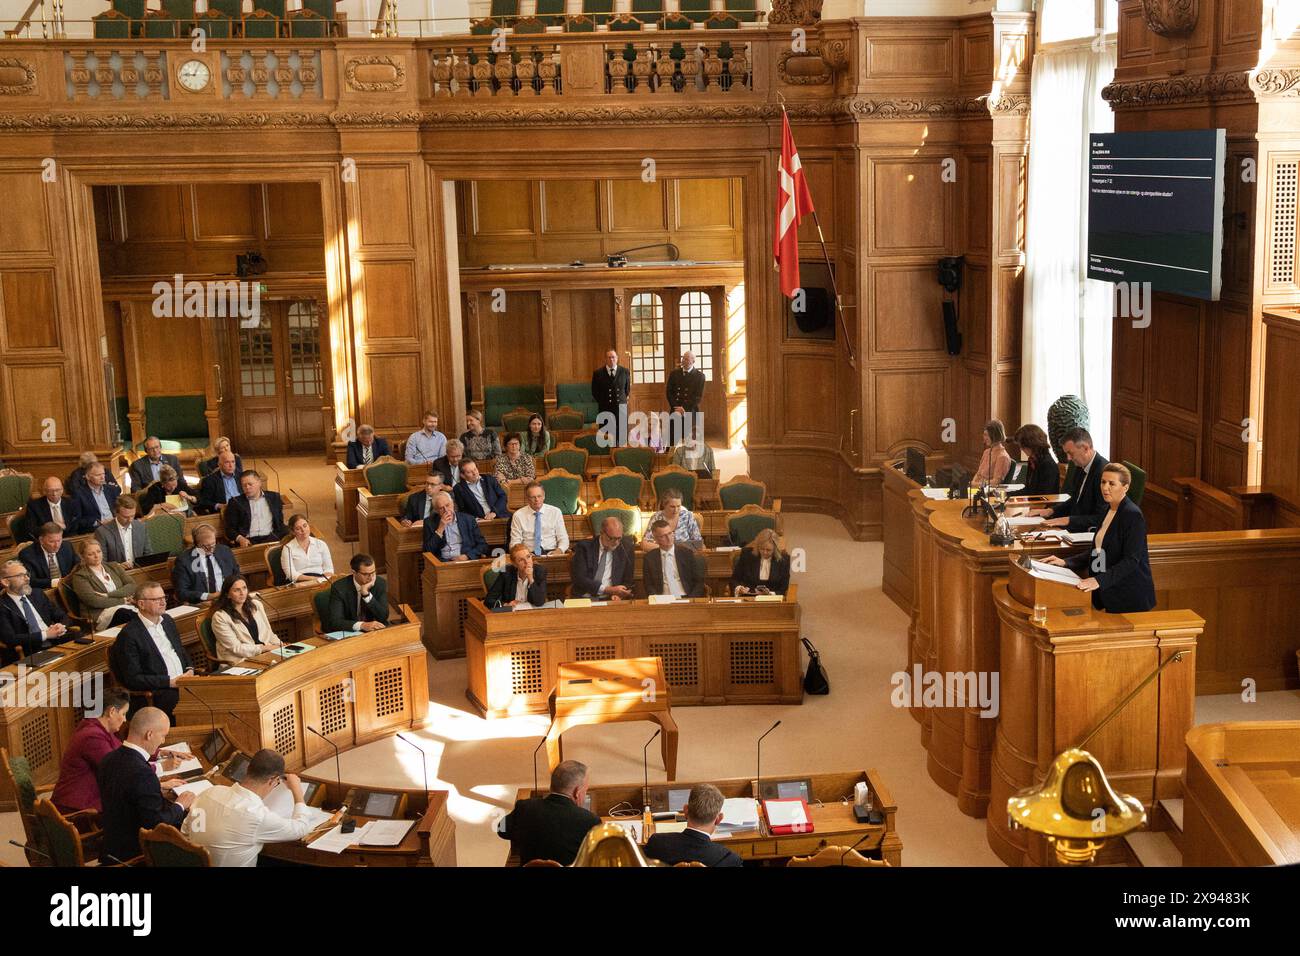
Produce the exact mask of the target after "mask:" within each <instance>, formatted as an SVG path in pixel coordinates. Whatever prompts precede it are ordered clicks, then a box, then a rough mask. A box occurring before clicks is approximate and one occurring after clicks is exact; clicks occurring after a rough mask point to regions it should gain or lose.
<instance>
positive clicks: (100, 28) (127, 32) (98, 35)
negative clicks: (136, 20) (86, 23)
mask: <svg viewBox="0 0 1300 956" xmlns="http://www.w3.org/2000/svg"><path fill="white" fill-rule="evenodd" d="M91 19H92V20H93V21H94V24H95V27H94V32H95V39H96V40H126V39H129V38H130V36H131V18H130V17H125V16H123V15H122V14H120V13H118V12H117V11H116V10H108V11H106V12H105V13H101V14H99V16H96V17H92V18H91Z"/></svg>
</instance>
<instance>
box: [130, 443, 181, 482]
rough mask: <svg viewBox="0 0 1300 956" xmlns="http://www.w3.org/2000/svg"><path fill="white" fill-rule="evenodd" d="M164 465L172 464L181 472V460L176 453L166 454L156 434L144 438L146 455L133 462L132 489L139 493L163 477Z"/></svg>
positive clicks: (178, 472)
mask: <svg viewBox="0 0 1300 956" xmlns="http://www.w3.org/2000/svg"><path fill="white" fill-rule="evenodd" d="M163 465H171V466H172V468H173V469H175V471H176V474H178V475H179V474H181V460H180V459H179V458H177V457H176V456H175V455H164V454H163V450H162V442H161V441H159V440H158V438H157V437H156V436H154V435H150V436H149V437H148V438H146V439H145V440H144V457H143V458H137V459H136V460H135V461H133V462H131V468H130V469H129V471H130V475H131V490H132V491H134V492H135V493H136V494H137V495H138V494H139V493H140V492H142V491H144V490H145V489H146V488H148V487H149V486H150V485H152V484H153V483H154V482H155V481H158V480H160V479H161V478H162V475H161V474H160V472H161V470H162V466H163ZM182 480H183V479H182Z"/></svg>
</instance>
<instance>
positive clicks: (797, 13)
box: [767, 0, 822, 27]
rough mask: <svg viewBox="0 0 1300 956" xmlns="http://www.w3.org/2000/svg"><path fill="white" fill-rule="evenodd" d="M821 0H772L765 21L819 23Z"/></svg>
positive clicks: (820, 18)
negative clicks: (770, 9) (770, 8)
mask: <svg viewBox="0 0 1300 956" xmlns="http://www.w3.org/2000/svg"><path fill="white" fill-rule="evenodd" d="M821 20H822V0H772V11H771V12H770V13H769V14H768V15H767V22H768V23H769V24H773V23H788V24H790V25H791V26H804V27H811V26H816V25H817V24H818V23H821Z"/></svg>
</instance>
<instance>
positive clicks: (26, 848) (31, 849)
mask: <svg viewBox="0 0 1300 956" xmlns="http://www.w3.org/2000/svg"><path fill="white" fill-rule="evenodd" d="M9 845H10V846H16V847H18V849H20V850H24V851H26V852H27V853H35V854H36V855H37V856H43V857H45V859H47V860H49V861H50V863H51V864H53V863H54V857H52V856H50V855H49V854H48V853H46V852H45V851H44V850H38V849H36V847H34V846H31V845H29V844H27V843H19V842H18V841H17V840H10V841H9Z"/></svg>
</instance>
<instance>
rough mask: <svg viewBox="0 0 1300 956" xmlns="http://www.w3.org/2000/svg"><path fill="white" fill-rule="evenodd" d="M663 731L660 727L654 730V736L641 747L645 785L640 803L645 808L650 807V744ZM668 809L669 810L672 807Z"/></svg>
mask: <svg viewBox="0 0 1300 956" xmlns="http://www.w3.org/2000/svg"><path fill="white" fill-rule="evenodd" d="M663 732H664V729H663V728H662V727H660V728H659V729H658V730H656V731H655V732H654V736H653V737H651V738H650V739H649V740H647V741H646V742H645V746H644V747H642V748H641V767H642V769H643V770H644V771H645V787H644V789H642V791H641V804H642V806H644V807H645V808H646V810H649V809H650V745H651V744H652V743H654V742H655V741H656V740H657V739H659V735H660V734H661V733H663ZM668 809H670V810H671V809H672V807H669V808H668Z"/></svg>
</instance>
